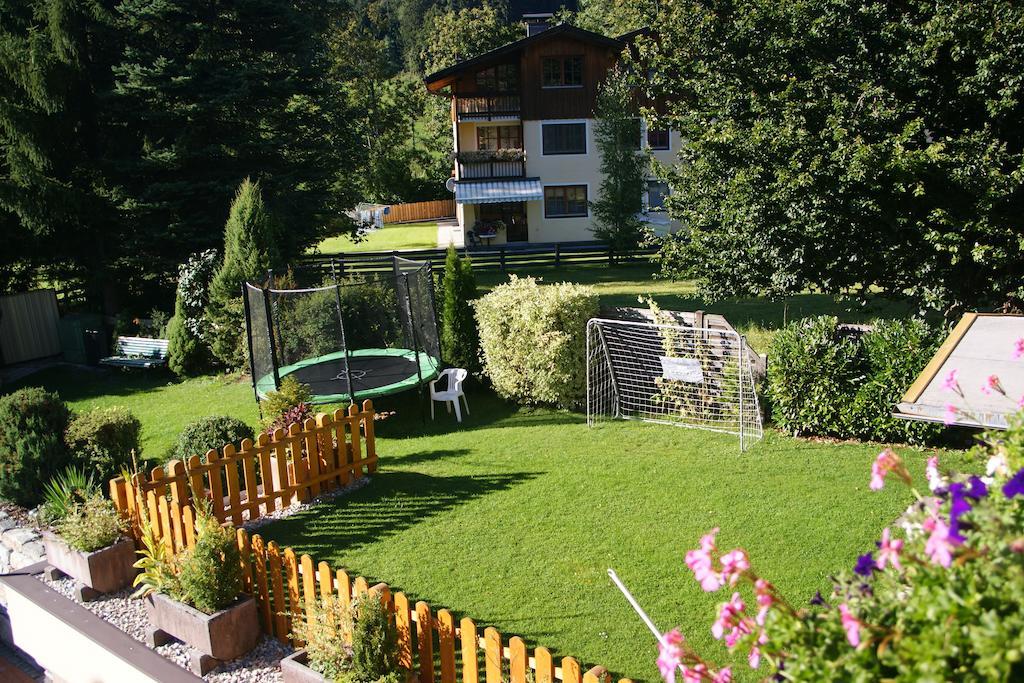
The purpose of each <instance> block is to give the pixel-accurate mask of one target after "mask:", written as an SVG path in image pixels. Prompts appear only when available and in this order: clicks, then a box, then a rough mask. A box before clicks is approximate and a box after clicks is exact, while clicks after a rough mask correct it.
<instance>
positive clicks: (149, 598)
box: [135, 510, 260, 676]
mask: <svg viewBox="0 0 1024 683" xmlns="http://www.w3.org/2000/svg"><path fill="white" fill-rule="evenodd" d="M196 514H197V519H196V541H195V547H193V548H191V549H189V550H186V551H184V552H182V553H181V554H179V555H178V556H177V557H171V556H169V554H168V553H167V550H166V548H165V547H164V545H163V544H162V543H161V542H160V541H159V540H158V539H157V538H156V537H155V535H154V534H153V533H152V529H151V528H150V526H149V522H148V520H144V521H143V527H144V528H143V531H144V536H143V541H144V546H145V547H144V548H143V549H142V550H141V551H139V554H140V555H142V557H141V559H139V561H138V562H136V564H135V566H136V567H138V568H139V569H141V570H142V573H140V574H139V575H138V577H136V579H135V584H136V585H137V586H139V590H137V591H136V592H135V597H140V598H143V599H145V601H146V613H147V616H148V617H149V623H150V626H151V630H150V632H149V644H150V645H152V646H154V647H155V646H157V645H160V644H163V643H165V642H167V641H168V640H169V639H170V638H172V637H173V638H176V639H178V640H180V641H182V642H183V643H185V644H187V645H189V646H191V647H192V648H193V650H192V652H191V653H190V657H191V658H190V662H189V668H191V669H192V671H193V672H194V673H197V674H199V675H200V676H202V675H205V674H206V673H207V672H208V671H210V670H211V669H213V668H215V667H217V666H219V665H220V664H221V663H222V662H224V661H227V660H230V659H235V658H236V657H240V656H242V655H243V654H245V653H246V652H248V651H249V650H251V649H252V648H253V647H255V646H256V642H257V641H258V640H259V637H260V626H259V621H258V619H257V612H256V601H255V600H254V599H253V598H252V597H250V596H246V595H244V594H243V593H242V569H241V562H240V556H239V552H238V545H237V544H236V541H235V534H234V530H233V529H232V528H231V527H230V526H228V527H226V528H225V527H221V525H220V523H219V522H218V521H217V520H216V518H215V517H213V515H212V514H210V513H209V511H208V510H200V511H197V513H196Z"/></svg>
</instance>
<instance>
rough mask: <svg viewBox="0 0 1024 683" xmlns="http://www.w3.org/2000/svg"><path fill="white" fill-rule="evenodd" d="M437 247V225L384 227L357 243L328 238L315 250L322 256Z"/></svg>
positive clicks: (405, 224)
mask: <svg viewBox="0 0 1024 683" xmlns="http://www.w3.org/2000/svg"><path fill="white" fill-rule="evenodd" d="M436 247H437V223H402V224H396V225H385V226H384V227H382V228H379V229H377V230H374V231H373V232H371V233H369V234H367V235H366V237H365V238H363V239H362V240H361V241H359V242H353V241H352V240H350V239H349V238H348V237H328V238H327V239H325V240H324V241H323V242H321V243H320V244H319V245H317V250H318V251H319V252H320V253H322V254H339V253H343V252H352V251H391V250H393V249H434V248H436Z"/></svg>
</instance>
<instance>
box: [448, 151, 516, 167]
mask: <svg viewBox="0 0 1024 683" xmlns="http://www.w3.org/2000/svg"><path fill="white" fill-rule="evenodd" d="M452 156H453V157H454V159H453V161H458V162H460V163H463V164H478V163H485V162H488V161H523V160H525V159H526V152H525V151H523V150H521V149H474V150H466V151H464V152H459V153H457V154H452Z"/></svg>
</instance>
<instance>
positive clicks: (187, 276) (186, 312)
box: [167, 249, 217, 377]
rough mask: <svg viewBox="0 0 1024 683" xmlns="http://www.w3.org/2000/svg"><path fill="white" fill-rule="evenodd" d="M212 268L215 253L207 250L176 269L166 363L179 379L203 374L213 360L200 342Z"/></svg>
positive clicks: (215, 259) (214, 266) (208, 349)
mask: <svg viewBox="0 0 1024 683" xmlns="http://www.w3.org/2000/svg"><path fill="white" fill-rule="evenodd" d="M216 266H217V252H216V251H215V250H213V249H207V250H206V251H204V252H201V253H198V254H193V255H192V256H190V257H189V258H188V260H187V261H186V262H185V263H183V264H181V266H179V268H178V287H177V292H176V295H175V299H174V316H173V317H172V318H171V320H170V322H169V323H168V325H167V338H168V340H169V343H168V345H167V356H168V359H167V360H168V366H169V367H170V369H171V372H173V373H174V374H175V375H177V376H179V377H193V376H195V375H200V374H202V373H204V372H207V371H208V370H209V369H210V365H211V363H212V361H213V358H212V356H211V354H210V348H209V345H208V343H207V342H206V341H205V340H204V331H205V328H206V324H205V322H204V315H205V311H206V307H207V304H208V303H209V289H210V281H211V280H212V279H213V275H214V273H215V271H216Z"/></svg>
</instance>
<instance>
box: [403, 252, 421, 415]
mask: <svg viewBox="0 0 1024 683" xmlns="http://www.w3.org/2000/svg"><path fill="white" fill-rule="evenodd" d="M397 263H398V261H397V260H396V261H395V264H396V266H397ZM402 280H403V281H404V282H405V311H406V313H407V314H408V315H409V331H410V332H411V333H412V339H410V340H409V341H411V342H412V344H411V346H412V353H413V356H414V357H415V361H416V382H417V385H418V386H419V387H420V388H421V389H422V387H423V370H422V369H421V368H420V350H419V346H418V345H417V343H416V336H417V335H416V319H415V318H413V315H412V294H411V292H410V291H409V274H408V273H405V274H403V275H402ZM424 396H425V395H424V393H423V391H420V418H421V419H422V420H423V421H424V422H426V421H427V413H426V411H425V410H424V408H423V398H424Z"/></svg>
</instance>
